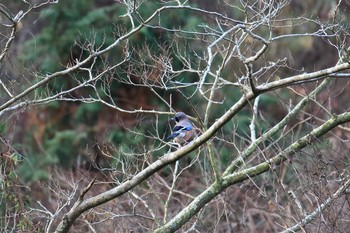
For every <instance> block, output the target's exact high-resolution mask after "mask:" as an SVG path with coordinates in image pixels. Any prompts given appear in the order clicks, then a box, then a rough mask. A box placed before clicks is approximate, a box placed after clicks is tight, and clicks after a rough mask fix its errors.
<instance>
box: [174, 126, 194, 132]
mask: <svg viewBox="0 0 350 233" xmlns="http://www.w3.org/2000/svg"><path fill="white" fill-rule="evenodd" d="M191 129H192V126H187V127H185V126H182V125H177V126H175V127H174V128H173V132H180V131H190V130H191Z"/></svg>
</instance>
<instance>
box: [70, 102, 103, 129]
mask: <svg viewBox="0 0 350 233" xmlns="http://www.w3.org/2000/svg"><path fill="white" fill-rule="evenodd" d="M100 110H101V104H99V103H90V104H81V105H79V107H78V109H77V111H76V112H75V114H74V116H73V119H74V125H77V124H79V123H82V122H83V123H85V124H87V125H94V123H96V121H97V119H98V115H99V113H100Z"/></svg>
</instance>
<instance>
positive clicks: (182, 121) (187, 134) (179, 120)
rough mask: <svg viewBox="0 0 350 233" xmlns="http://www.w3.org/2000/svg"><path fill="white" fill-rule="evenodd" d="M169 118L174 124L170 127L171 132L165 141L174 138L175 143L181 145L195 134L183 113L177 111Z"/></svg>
mask: <svg viewBox="0 0 350 233" xmlns="http://www.w3.org/2000/svg"><path fill="white" fill-rule="evenodd" d="M171 120H174V121H175V122H176V124H175V126H174V128H173V129H172V133H171V134H170V135H169V136H168V137H167V138H166V139H167V141H170V140H174V141H175V142H176V143H178V144H180V145H183V144H186V143H188V142H189V141H191V140H192V139H193V138H194V137H195V136H196V132H195V129H194V128H193V125H192V123H191V121H190V120H189V119H188V117H187V115H186V114H185V113H183V112H177V113H176V114H175V117H174V118H171Z"/></svg>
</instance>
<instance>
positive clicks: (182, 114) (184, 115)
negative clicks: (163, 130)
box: [171, 112, 187, 122]
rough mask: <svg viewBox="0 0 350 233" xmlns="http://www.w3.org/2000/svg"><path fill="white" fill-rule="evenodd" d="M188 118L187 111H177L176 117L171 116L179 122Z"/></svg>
mask: <svg viewBox="0 0 350 233" xmlns="http://www.w3.org/2000/svg"><path fill="white" fill-rule="evenodd" d="M186 118H187V116H186V114H185V113H183V112H177V113H176V114H175V116H174V118H171V119H172V120H174V121H176V122H179V121H181V120H183V119H186Z"/></svg>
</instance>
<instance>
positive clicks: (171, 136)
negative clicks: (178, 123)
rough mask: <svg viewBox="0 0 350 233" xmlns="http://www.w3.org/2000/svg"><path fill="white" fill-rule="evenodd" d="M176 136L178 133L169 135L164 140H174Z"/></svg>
mask: <svg viewBox="0 0 350 233" xmlns="http://www.w3.org/2000/svg"><path fill="white" fill-rule="evenodd" d="M178 135H179V132H174V133H172V134H170V135H169V136H168V137H167V138H166V140H167V141H170V140H172V139H174V138H176V137H177V136H178Z"/></svg>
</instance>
